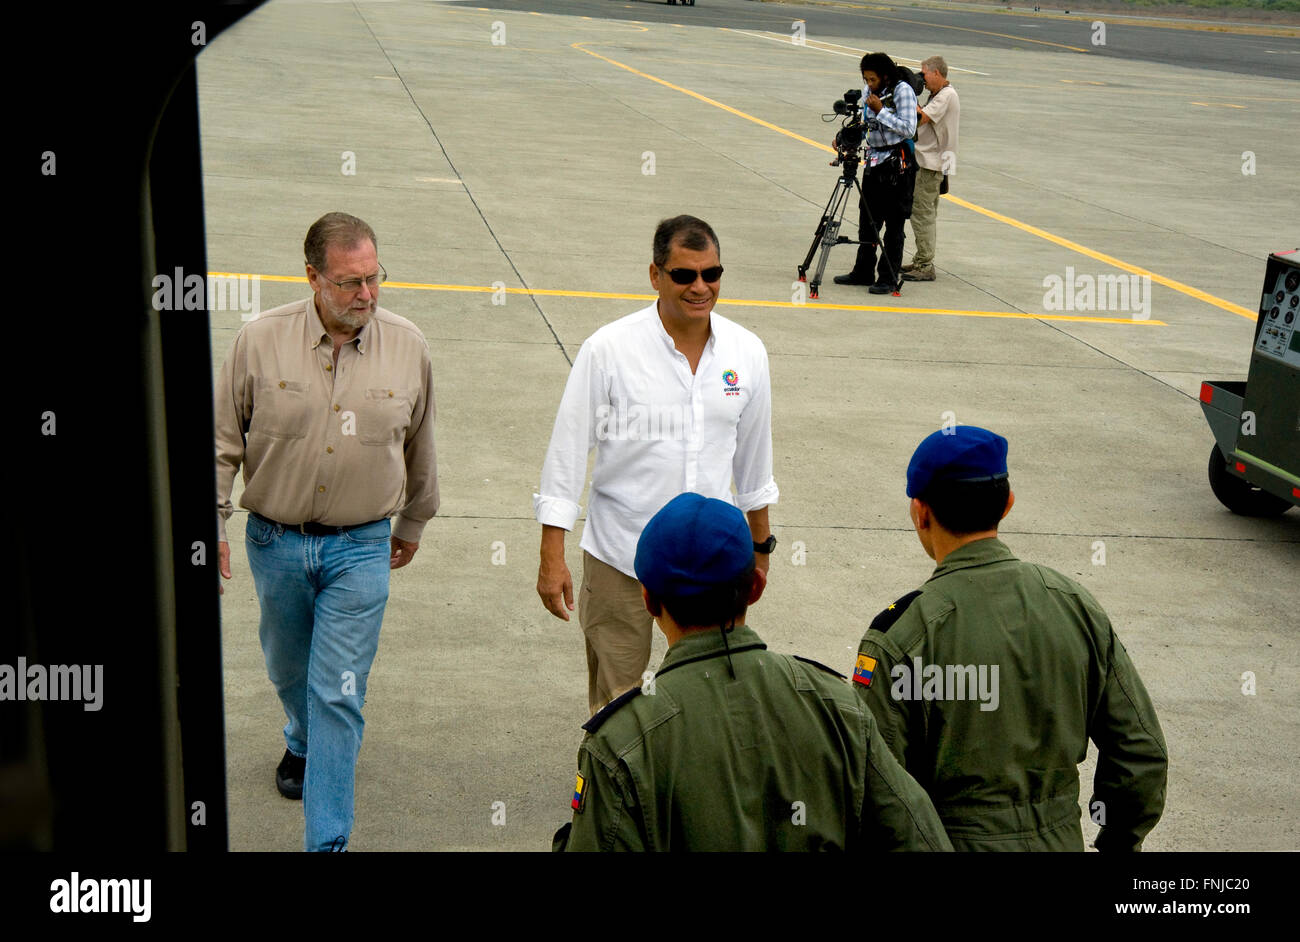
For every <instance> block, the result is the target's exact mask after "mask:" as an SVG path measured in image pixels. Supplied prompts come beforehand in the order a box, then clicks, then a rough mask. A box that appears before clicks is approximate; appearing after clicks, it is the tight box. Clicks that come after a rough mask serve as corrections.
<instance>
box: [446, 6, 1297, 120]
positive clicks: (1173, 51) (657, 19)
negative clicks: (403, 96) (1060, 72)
mask: <svg viewBox="0 0 1300 942" xmlns="http://www.w3.org/2000/svg"><path fill="white" fill-rule="evenodd" d="M464 5H465V6H468V7H478V4H476V3H474V2H473V0H467V2H466V3H465V4H464ZM1039 6H1040V8H1041V9H1040V12H1038V13H1034V12H1033V10H1032V7H1028V8H1026V7H1021V8H1019V9H1012V10H1008V9H1006V8H1003V7H997V8H993V7H989V8H979V9H971V8H970V7H967V6H966V5H964V4H949V5H943V4H938V3H935V4H927V5H925V6H922V7H911V6H907V5H888V4H874V3H872V4H868V3H849V2H833V3H817V2H814V3H808V4H799V3H793V4H786V3H757V2H755V0H699V2H698V3H697V4H696V5H695V6H693V7H684V6H681V5H680V4H678V5H672V6H670V5H668V4H666V3H664V2H663V0H556V2H547V3H541V2H539V0H503V2H500V3H496V4H493V6H492V9H498V10H510V11H543V12H546V13H548V14H565V15H572V16H589V17H596V18H599V19H604V20H625V21H626V20H631V21H641V22H645V23H676V24H681V25H689V26H708V27H714V28H717V27H727V28H731V29H755V30H768V31H771V32H775V33H784V34H785V35H787V36H788V35H792V33H793V29H794V24H795V23H797V22H799V21H802V22H803V23H804V24H805V25H804V31H805V34H806V35H807V36H808V37H809V38H813V39H816V38H820V37H824V36H836V37H841V36H851V37H854V38H856V39H857V40H858V44H859V45H862V46H864V47H865V48H868V49H870V50H872V51H884V52H888V51H889V47H890V44H891V43H898V42H903V43H912V42H926V43H932V44H934V45H941V46H947V47H961V46H979V47H984V48H990V49H1006V50H1017V49H1019V50H1029V49H1032V50H1034V51H1037V52H1044V51H1048V52H1051V51H1054V52H1058V53H1061V54H1063V55H1065V54H1068V55H1081V54H1086V55H1090V56H1093V57H1096V58H1103V59H1111V58H1114V59H1126V60H1132V61H1138V62H1157V63H1160V64H1162V65H1176V66H1183V67H1185V68H1189V69H1204V70H1208V71H1223V72H1237V73H1241V74H1244V75H1256V76H1258V77H1259V80H1260V85H1261V88H1262V87H1265V86H1266V85H1267V83H1268V82H1269V81H1270V80H1272V79H1289V80H1294V79H1300V37H1297V35H1296V30H1295V28H1286V27H1279V28H1277V29H1276V32H1279V33H1289V34H1290V35H1278V36H1267V35H1252V34H1250V33H1248V32H1245V31H1243V32H1233V29H1234V27H1232V26H1231V25H1224V24H1220V23H1213V22H1202V21H1191V22H1187V23H1184V24H1179V23H1178V22H1177V21H1173V22H1167V23H1165V24H1162V25H1158V26H1157V25H1149V23H1148V22H1147V21H1144V22H1141V23H1134V22H1131V21H1130V20H1131V19H1133V17H1122V16H1113V15H1111V14H1108V13H1086V12H1084V13H1080V12H1079V8H1074V12H1073V13H1072V14H1067V13H1066V12H1065V11H1066V10H1067V9H1069V8H1066V7H1053V8H1051V9H1048V8H1046V7H1043V6H1042V5H1041V4H1040V5H1039ZM854 7H856V8H857V9H854ZM1085 9H1086V8H1085ZM1141 12H1142V11H1141V9H1140V8H1135V15H1136V16H1138V17H1140V16H1141ZM1096 22H1101V23H1103V24H1105V31H1104V43H1101V44H1098V43H1095V42H1094V38H1101V36H1102V34H1101V33H1099V32H1098V31H1097V30H1096V29H1095V28H1094V26H1093V24H1094V23H1096ZM1264 28H1265V29H1267V27H1264ZM1099 68H1100V66H1099ZM1153 104H1155V103H1154V102H1153Z"/></svg>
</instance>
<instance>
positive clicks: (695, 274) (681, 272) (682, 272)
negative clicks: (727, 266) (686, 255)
mask: <svg viewBox="0 0 1300 942" xmlns="http://www.w3.org/2000/svg"><path fill="white" fill-rule="evenodd" d="M659 267H660V268H661V269H663V271H664V272H665V273H667V275H668V277H669V278H671V279H672V280H673V281H674V282H676V283H677V284H679V285H693V284H695V279H696V278H703V279H704V280H705V281H707V282H710V283H711V282H714V281H717V280H718V279H719V278H721V277H722V266H721V265H714V266H713V267H712V268H706V269H704V270H703V271H696V270H695V269H694V268H664V267H663V266H662V265H660V266H659Z"/></svg>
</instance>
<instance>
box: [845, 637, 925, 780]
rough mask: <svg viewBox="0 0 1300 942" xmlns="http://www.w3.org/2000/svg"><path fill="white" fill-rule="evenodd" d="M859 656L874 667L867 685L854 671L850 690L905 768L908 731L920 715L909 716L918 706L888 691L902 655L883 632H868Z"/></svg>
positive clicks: (859, 648) (859, 647)
mask: <svg viewBox="0 0 1300 942" xmlns="http://www.w3.org/2000/svg"><path fill="white" fill-rule="evenodd" d="M858 656H859V658H861V657H862V656H866V657H869V658H871V659H872V660H874V661H875V662H876V663H875V670H874V671H873V673H872V677H871V683H870V684H865V683H863V682H862V680H861V678H860V677H859V676H857V675H856V672H855V676H854V678H853V689H854V690H856V691H857V693H858V698H859V700H861V701H862V703H863V704H865V705H866V707H867V709H869V710H870V711H871V715H872V716H873V717H874V718H875V721H876V725H877V727H879V735H880V736H881V737H882V738H883V739H884V741H885V745H886V746H887V747H888V749H889V751H890V752H892V753H893V754H894V758H895V759H897V760H898V761H899V762H901V763H902V764H903V767H904V768H907V767H908V747H909V745H911V743H910V739H911V736H910V735H909V730H910V728H911V727H912V725H913V724H914V723H915V722H917V721H918V720H919V717H913V716H912V710H913V708H914V707H915V706H917V705H916V704H914V703H913V702H912V701H911V700H909V699H906V698H902V699H895V698H894V697H893V696H892V695H891V694H890V690H891V688H892V686H893V684H894V675H893V670H894V667H895V665H897V664H899V663H900V662H901V661H902V660H903V657H902V654H901V652H900V651H899V650H898V649H897V647H896V646H894V645H893V644H892V643H891V642H890V641H889V639H888V638H886V637H885V636H884V635H883V634H881V633H880V632H878V631H868V632H867V633H866V635H865V636H864V637H863V639H862V643H861V644H860V645H858ZM859 663H860V662H859ZM855 671H856V669H855Z"/></svg>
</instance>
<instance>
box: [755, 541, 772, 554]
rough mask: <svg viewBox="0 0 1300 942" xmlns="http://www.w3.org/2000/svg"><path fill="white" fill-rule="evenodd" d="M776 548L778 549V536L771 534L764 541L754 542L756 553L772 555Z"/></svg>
mask: <svg viewBox="0 0 1300 942" xmlns="http://www.w3.org/2000/svg"><path fill="white" fill-rule="evenodd" d="M774 549H776V537H775V536H769V537H768V538H767V539H766V540H764V541H763V542H762V543H755V544H754V552H755V553H763V554H765V555H771V553H772V550H774Z"/></svg>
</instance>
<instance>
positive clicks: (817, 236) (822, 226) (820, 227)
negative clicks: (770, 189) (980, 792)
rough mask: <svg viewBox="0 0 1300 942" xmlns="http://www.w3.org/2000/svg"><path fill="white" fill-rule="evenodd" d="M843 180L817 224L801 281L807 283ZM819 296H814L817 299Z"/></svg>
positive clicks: (839, 181)
mask: <svg viewBox="0 0 1300 942" xmlns="http://www.w3.org/2000/svg"><path fill="white" fill-rule="evenodd" d="M841 182H842V178H841V179H837V180H836V181H835V188H834V189H833V190H831V198H830V199H828V200H827V201H826V208H825V209H823V210H822V218H821V222H819V223H817V231H816V232H814V233H813V238H812V244H811V245H809V246H808V254H807V255H805V256H804V258H803V264H802V265H800V266H799V280H800V281H807V278H806V277H805V276H806V275H807V274H808V266H809V265H810V264H812V258H813V254H814V253H815V252H816V251H817V246H818V245H820V244H821V241H822V236H823V235H824V234H825V232H826V225H827V223H828V222H829V221H830V218H831V206H832V205H834V203H835V197H836V195H837V194H838V193H839V191H840V184H841ZM816 296H817V295H815V294H814V295H813V297H816Z"/></svg>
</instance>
